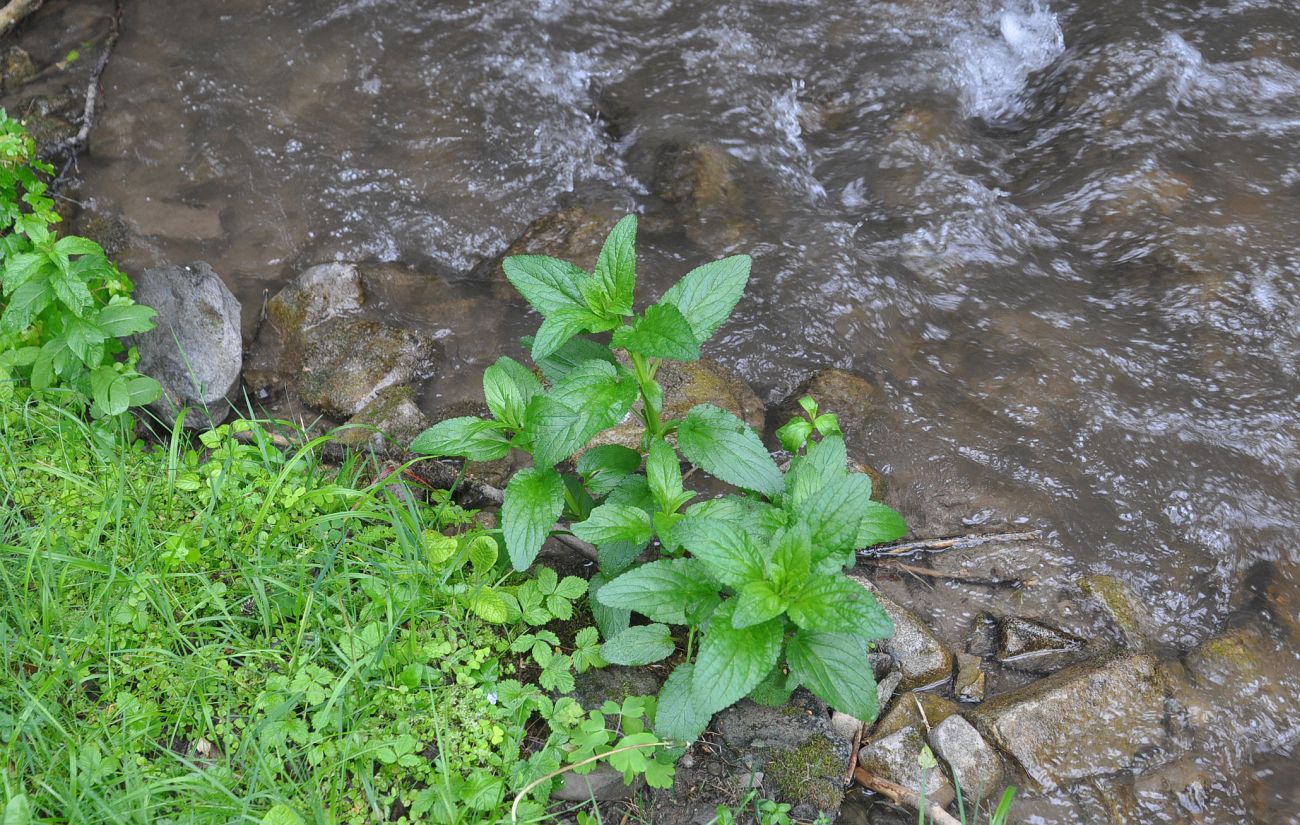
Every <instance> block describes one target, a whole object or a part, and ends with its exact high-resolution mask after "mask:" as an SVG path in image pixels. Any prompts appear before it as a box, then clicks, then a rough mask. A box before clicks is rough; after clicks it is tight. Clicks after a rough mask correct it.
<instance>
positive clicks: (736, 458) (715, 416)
mask: <svg viewBox="0 0 1300 825" xmlns="http://www.w3.org/2000/svg"><path fill="white" fill-rule="evenodd" d="M677 443H678V445H679V446H680V447H681V449H682V453H683V454H684V455H685V456H686V458H687V459H689V460H690V461H691V462H693V463H695V464H698V465H699V466H700V468H701V469H703V470H704V471H705V472H707V473H709V474H710V475H712V476H714V477H716V478H719V479H722V480H723V481H725V482H727V483H728V484H734V485H736V486H737V487H743V488H745V489H747V490H754V491H757V492H759V493H763V494H764V495H767V496H775V495H777V494H779V493H780V492H781V489H782V486H783V485H784V483H785V480H784V479H783V478H782V476H781V470H780V469H779V468H778V467H777V466H776V462H775V461H773V460H772V456H771V455H769V454H768V452H767V450H766V449H764V447H763V442H762V441H760V440H759V438H758V435H757V434H755V433H754V431H753V430H752V429H750V427H749V425H748V424H746V423H745V422H743V421H741V420H740V419H739V418H737V417H736V416H734V415H732V414H731V413H729V412H727V411H726V410H724V409H722V408H720V407H715V406H713V405H712V404H700V405H698V406H696V407H693V408H692V409H691V411H690V412H688V413H687V414H686V417H685V418H684V419H682V422H681V424H680V425H679V426H678V429H677Z"/></svg>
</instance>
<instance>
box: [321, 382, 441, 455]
mask: <svg viewBox="0 0 1300 825" xmlns="http://www.w3.org/2000/svg"><path fill="white" fill-rule="evenodd" d="M347 425H348V427H349V428H348V429H344V430H343V431H342V432H339V433H338V434H337V435H336V436H335V440H336V441H337V442H338V443H340V444H342V445H344V446H347V447H370V448H371V449H374V450H379V451H384V450H387V449H389V448H390V447H392V446H393V444H394V443H396V445H397V446H398V447H399V448H403V449H404V448H405V447H406V446H407V445H409V444H410V443H411V441H413V440H414V439H415V437H416V436H417V435H419V434H420V433H422V432H424V430H425V429H427V428H428V426H429V419H428V417H427V416H426V415H425V414H424V412H423V411H422V410H421V409H420V407H419V406H418V405H417V404H416V403H415V392H414V391H413V390H412V389H411V388H410V387H406V386H397V387H388V388H387V389H385V390H381V391H380V392H379V394H378V395H376V396H375V397H374V399H373V400H371V401H370V402H369V403H367V404H366V405H365V406H364V407H362V408H361V410H360V411H359V412H358V413H357V414H356V415H354V416H352V417H351V418H350V419H348V421H347Z"/></svg>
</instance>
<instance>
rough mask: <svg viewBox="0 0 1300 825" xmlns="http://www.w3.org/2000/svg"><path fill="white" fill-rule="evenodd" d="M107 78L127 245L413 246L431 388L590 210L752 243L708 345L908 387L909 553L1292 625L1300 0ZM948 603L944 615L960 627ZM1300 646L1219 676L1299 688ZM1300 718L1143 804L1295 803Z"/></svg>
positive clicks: (191, 33) (413, 22)
mask: <svg viewBox="0 0 1300 825" xmlns="http://www.w3.org/2000/svg"><path fill="white" fill-rule="evenodd" d="M52 5H53V6H54V7H55V8H56V10H57V9H58V8H60V7H59V4H58V2H57V0H52ZM64 5H65V6H66V5H67V4H64ZM87 5H93V4H87ZM104 80H105V94H106V110H105V112H104V113H103V115H102V119H101V120H100V122H99V123H98V124H97V128H96V130H95V132H94V135H93V138H92V146H91V153H90V155H89V157H88V158H86V159H84V161H83V164H82V166H83V173H84V179H85V183H84V186H83V190H82V193H81V197H82V199H83V200H85V201H86V202H87V204H88V206H89V209H90V211H91V212H92V213H100V214H104V215H108V216H111V218H112V219H113V220H117V221H120V224H119V227H120V229H121V230H122V231H123V232H124V233H125V234H126V236H127V237H128V238H129V239H130V240H129V243H126V244H124V245H123V248H122V250H121V257H122V258H123V260H124V262H125V263H126V264H127V265H128V266H129V267H131V268H140V267H144V266H148V265H151V264H154V263H159V262H163V261H170V262H176V261H186V260H192V259H196V258H202V259H205V260H208V261H210V262H211V263H212V264H213V265H214V266H215V267H216V269H217V270H218V271H219V272H221V273H222V274H223V275H224V276H225V277H226V279H227V280H228V281H229V282H230V283H231V285H232V288H234V290H235V291H236V293H237V294H238V296H239V298H240V299H241V301H242V302H243V304H244V306H245V308H246V310H248V309H253V310H255V309H256V308H258V307H260V306H261V305H262V304H263V301H264V298H265V295H266V293H267V292H268V291H270V292H274V291H275V290H276V289H278V288H279V286H281V285H282V284H283V283H285V282H286V281H287V280H288V279H289V278H290V277H292V276H293V275H295V274H296V273H297V272H299V271H301V270H302V269H303V268H305V267H306V266H308V265H311V264H314V263H318V262H321V261H326V260H333V259H349V260H367V261H378V262H401V263H403V264H405V265H406V266H407V267H408V268H410V269H413V270H414V271H416V272H418V273H421V277H416V278H408V280H407V281H404V282H403V283H405V286H404V287H402V288H401V289H400V290H398V291H397V292H396V293H395V294H392V295H389V296H387V297H386V298H384V299H383V300H380V301H379V302H378V303H377V304H376V305H375V306H374V309H376V310H377V311H379V312H381V313H383V314H387V315H389V316H391V317H397V318H400V319H401V320H402V321H403V322H404V323H407V324H411V325H416V326H424V327H427V328H429V329H431V330H433V331H435V332H437V333H438V334H439V335H440V337H441V339H442V342H443V344H444V346H445V348H446V352H447V353H448V356H449V357H448V361H447V363H446V364H445V365H444V367H443V369H442V373H441V374H440V375H438V376H435V377H434V378H433V379H432V380H431V381H430V382H429V383H428V385H427V386H426V387H425V388H424V390H423V391H424V403H425V405H426V407H427V408H429V409H435V408H437V407H440V406H443V405H447V404H451V403H455V402H457V401H462V400H464V399H467V398H472V397H475V396H476V395H477V392H478V390H477V382H478V376H479V374H480V372H481V370H482V368H483V366H484V365H485V364H486V363H488V362H490V361H491V360H492V359H494V358H495V357H496V356H497V355H499V354H502V353H509V354H516V353H518V351H519V348H518V346H517V344H515V343H514V339H515V338H516V337H517V335H519V334H520V333H523V332H526V331H528V329H529V326H530V320H529V319H528V318H527V317H525V316H524V315H523V313H522V308H521V307H520V306H519V305H518V304H516V303H509V302H508V301H506V300H505V299H504V298H502V297H500V295H501V293H500V291H499V290H494V289H492V288H491V285H490V284H489V283H488V281H489V280H490V279H491V275H490V274H489V273H490V266H485V262H490V261H491V260H492V258H493V257H494V256H495V255H497V254H499V253H500V252H501V251H502V250H503V249H505V247H506V246H507V245H508V244H510V243H511V242H512V241H513V240H514V239H515V238H517V237H518V236H519V235H520V234H521V233H522V232H523V231H524V229H525V228H526V227H527V226H528V225H529V223H530V222H531V221H533V220H534V219H536V218H538V217H539V216H541V215H544V214H547V213H549V212H553V211H554V210H556V209H557V208H558V207H561V206H565V205H570V204H580V205H590V204H600V205H602V206H603V207H604V208H609V209H611V210H619V209H633V208H635V209H638V210H639V211H641V212H642V213H643V214H644V215H645V216H646V218H645V220H644V221H643V226H644V231H643V244H644V247H645V249H644V253H643V255H644V257H643V260H642V268H643V271H644V274H643V280H644V281H645V282H646V283H647V284H648V285H649V292H650V293H651V294H654V293H655V292H656V291H657V290H661V289H663V288H664V287H666V286H667V284H668V283H670V282H671V280H672V279H673V278H675V277H676V275H677V274H679V273H681V272H683V271H684V270H685V269H686V268H688V267H689V265H691V263H692V262H695V261H698V260H700V259H702V258H705V257H711V256H715V255H720V254H722V253H723V252H725V251H729V250H737V251H741V250H743V251H749V252H752V253H753V254H754V256H755V267H754V278H753V282H752V285H751V291H750V294H749V296H748V298H747V300H745V301H743V302H742V304H741V306H740V307H739V309H738V314H737V316H736V318H735V319H734V320H733V321H732V322H731V323H730V324H729V325H728V326H727V327H726V328H725V329H724V330H723V331H722V333H721V334H720V336H719V337H718V339H717V340H715V341H714V342H713V344H712V345H711V348H710V352H709V353H706V354H710V355H712V356H713V357H716V358H719V359H720V360H723V361H724V362H726V363H727V364H728V365H730V366H732V367H734V368H736V369H737V370H738V371H739V372H740V373H741V374H742V375H744V376H745V378H747V379H748V380H749V381H750V383H751V384H753V385H754V386H755V387H756V388H757V389H758V390H759V392H760V395H764V396H765V398H766V400H767V401H769V402H775V401H777V400H779V399H781V398H782V397H783V396H784V395H785V394H786V393H788V392H789V391H790V390H791V389H792V388H793V387H794V386H796V385H797V384H798V383H799V382H800V381H801V380H802V378H803V377H804V376H805V375H806V374H807V373H808V371H809V370H811V369H813V368H815V367H818V366H822V365H834V366H838V367H842V368H847V369H851V370H855V371H858V372H861V373H863V374H866V375H869V376H870V377H872V379H873V380H874V381H875V382H876V383H877V384H878V385H879V386H880V387H881V389H882V390H883V396H884V398H883V400H882V401H881V403H880V405H879V409H878V412H877V414H876V416H875V418H874V419H873V421H872V424H871V427H870V433H869V435H870V436H871V441H870V443H869V445H868V448H867V452H868V454H869V455H870V458H871V459H872V460H873V461H874V462H875V463H876V464H877V465H879V466H880V467H881V468H882V469H883V470H884V471H885V472H886V473H887V475H888V476H889V477H890V481H891V484H890V489H891V496H892V497H893V499H894V503H896V504H898V506H900V508H902V509H903V510H904V511H905V513H906V515H907V516H908V517H909V520H910V521H911V522H912V523H913V524H914V525H915V527H916V532H917V533H918V534H935V533H939V532H942V531H945V530H947V531H952V530H954V529H957V530H960V529H963V528H964V527H969V526H970V525H971V524H978V525H980V526H995V525H998V524H1000V523H1001V524H1007V523H1032V524H1035V525H1039V526H1043V527H1045V528H1046V529H1047V530H1048V531H1049V533H1050V538H1051V539H1052V547H1054V548H1056V549H1054V550H1052V551H1050V552H1051V553H1052V554H1053V555H1052V557H1051V558H1050V559H1047V562H1048V563H1050V566H1051V568H1052V570H1053V571H1054V573H1053V575H1054V576H1055V577H1056V580H1057V581H1058V582H1059V583H1060V584H1061V587H1062V589H1063V590H1062V592H1064V591H1066V590H1068V589H1069V587H1072V586H1073V584H1072V583H1073V582H1074V581H1075V580H1077V578H1078V577H1080V576H1082V575H1095V574H1108V575H1113V576H1116V577H1119V578H1120V579H1122V580H1123V581H1125V582H1127V583H1128V585H1129V586H1130V587H1131V588H1132V589H1133V590H1134V591H1135V592H1137V593H1138V595H1139V596H1140V597H1141V600H1142V602H1143V603H1144V606H1145V609H1146V610H1147V611H1149V614H1150V616H1149V621H1150V624H1151V627H1152V628H1153V630H1152V635H1153V636H1154V637H1155V639H1156V641H1157V642H1158V643H1160V644H1161V645H1164V646H1167V650H1168V651H1176V650H1188V649H1191V648H1192V647H1194V646H1195V645H1197V644H1198V643H1200V642H1202V641H1203V640H1204V639H1206V638H1207V637H1209V636H1211V635H1212V634H1214V633H1216V632H1219V631H1220V630H1222V629H1223V628H1224V627H1225V626H1229V620H1230V619H1232V617H1234V616H1239V615H1241V614H1242V612H1243V611H1244V612H1245V613H1246V614H1248V615H1253V616H1256V617H1258V616H1261V615H1264V614H1269V617H1270V618H1271V619H1272V620H1276V621H1281V622H1291V623H1294V622H1295V621H1296V619H1297V617H1296V611H1297V596H1296V593H1297V591H1298V590H1300V556H1298V555H1297V552H1298V551H1297V549H1296V548H1297V547H1298V546H1300V542H1298V541H1297V539H1300V535H1297V524H1300V490H1298V489H1297V487H1298V485H1300V431H1298V429H1297V423H1296V422H1297V417H1296V409H1297V401H1298V400H1300V381H1298V380H1297V368H1298V367H1300V357H1298V356H1300V347H1298V346H1297V344H1298V342H1300V297H1297V296H1300V247H1298V246H1297V242H1296V238H1297V237H1300V116H1298V115H1297V112H1300V7H1297V6H1296V5H1294V4H1293V3H1290V2H1287V0H1259V2H1253V3H1216V2H1204V3H1187V2H1181V0H1100V1H1098V0H1053V2H1051V3H1050V4H1049V3H1047V2H1043V3H1041V4H1039V5H1032V4H1030V3H1028V2H1017V1H1016V0H1007V2H1006V3H1005V4H1003V3H1001V2H992V1H991V0H897V1H896V2H876V0H872V1H871V2H861V3H839V2H833V1H832V0H819V1H818V2H811V3H810V2H793V0H792V1H791V2H780V1H779V0H777V1H776V2H766V3H761V4H760V3H749V2H738V1H736V2H717V3H689V2H673V0H606V2H601V3H580V2H575V1H574V0H533V1H532V2H526V1H525V0H501V2H494V3H477V2H467V1H466V0H452V1H449V2H438V3H426V2H417V0H317V1H316V2H298V3H270V4H268V3H263V2H255V1H254V0H224V2H221V3H174V2H169V1H168V0H136V2H132V3H130V4H128V7H127V13H126V17H125V20H124V29H123V35H122V38H121V41H120V43H119V45H118V48H117V53H116V55H115V58H114V60H113V62H112V63H111V64H110V66H109V68H108V71H107V73H106V75H105V79H104ZM700 147H703V149H701V148H700ZM682 151H688V152H699V151H703V152H705V153H706V154H705V155H703V156H705V157H712V158H716V159H717V161H716V164H717V166H718V168H720V169H723V170H725V174H726V175H727V176H728V179H727V180H726V182H725V186H723V187H721V189H720V191H722V192H723V195H722V201H721V202H720V203H711V204H705V207H707V208H695V207H698V206H699V204H695V206H694V207H693V206H692V205H691V203H689V202H683V201H681V200H680V199H678V200H674V195H673V189H672V185H671V182H668V183H665V181H664V180H663V163H662V160H663V158H664V157H666V156H671V154H672V153H674V152H682ZM708 153H712V154H708ZM688 201H689V199H688ZM256 315H257V313H256V311H253V312H248V311H246V312H245V322H246V330H245V331H246V333H247V334H250V335H251V333H252V323H253V321H254V320H255V317H256ZM939 587H940V594H941V595H945V594H946V595H951V596H953V598H946V597H945V598H930V599H929V601H924V598H923V595H918V598H919V599H922V601H923V602H924V603H926V604H931V605H934V608H933V610H934V612H935V613H936V614H940V615H937V616H936V618H939V619H942V620H943V621H942V622H941V623H943V624H947V625H950V626H962V625H964V624H968V623H969V622H970V619H971V616H972V615H973V613H974V612H975V611H976V610H978V609H980V606H979V605H977V604H974V603H973V602H968V601H966V600H963V599H962V598H959V597H957V596H958V595H959V594H960V588H956V587H949V586H946V585H939ZM914 589H917V590H919V589H920V587H919V586H916V587H915V588H914ZM945 611H946V612H945ZM1270 611H1271V613H1270ZM1279 611H1281V612H1282V613H1286V612H1287V611H1289V612H1290V615H1282V616H1273V615H1272V614H1274V613H1278V612H1279ZM1061 612H1062V614H1063V616H1064V617H1065V618H1064V619H1063V620H1064V621H1066V623H1067V624H1068V622H1069V621H1070V619H1069V616H1068V615H1066V614H1068V610H1066V609H1065V608H1061ZM1084 630H1086V628H1084ZM1169 655H1174V654H1173V653H1170V654H1169ZM1295 656H1296V654H1295V647H1294V645H1284V646H1282V647H1280V648H1278V649H1277V650H1276V651H1274V653H1273V654H1272V655H1271V657H1270V658H1269V661H1270V663H1271V666H1272V667H1275V668H1276V670H1274V671H1269V672H1265V673H1259V674H1253V675H1251V674H1243V673H1240V672H1238V673H1236V674H1235V675H1232V674H1229V676H1226V677H1225V678H1224V680H1222V683H1221V684H1219V685H1218V686H1217V688H1215V690H1217V691H1218V692H1217V693H1216V694H1215V695H1214V699H1216V700H1217V701H1220V702H1222V706H1223V707H1225V708H1226V707H1230V706H1231V704H1232V699H1233V697H1234V696H1235V695H1237V694H1238V693H1239V692H1241V691H1245V690H1251V689H1256V688H1257V689H1261V690H1264V689H1268V686H1269V685H1274V686H1283V687H1285V686H1287V685H1290V686H1291V688H1292V689H1294V681H1295V680H1294V674H1295V672H1296V661H1295ZM1252 679H1253V680H1255V681H1254V682H1252V681H1251V680H1252ZM1288 680H1289V681H1288ZM1212 681H1213V680H1212ZM1256 682H1259V683H1262V684H1256ZM1252 685H1253V687H1252ZM1288 702H1289V703H1290V705H1289V706H1288V705H1287V703H1288ZM1294 702H1295V695H1294V693H1292V694H1291V695H1290V696H1289V697H1288V696H1287V695H1286V693H1285V691H1283V692H1281V693H1279V694H1278V695H1277V696H1276V697H1275V706H1276V707H1275V709H1276V710H1277V713H1276V714H1275V715H1274V716H1272V717H1269V718H1270V719H1271V722H1270V723H1269V724H1265V725H1262V726H1256V727H1254V728H1243V727H1232V726H1228V727H1227V728H1225V730H1230V731H1234V732H1235V733H1234V736H1237V735H1239V737H1240V738H1237V739H1234V743H1235V744H1234V746H1233V747H1232V748H1229V750H1230V751H1234V753H1232V756H1233V757H1234V758H1231V759H1227V760H1226V761H1225V760H1220V759H1219V756H1220V754H1221V753H1222V748H1223V747H1226V743H1225V742H1224V741H1222V740H1220V739H1216V738H1215V737H1214V736H1207V738H1205V739H1204V740H1203V741H1198V742H1196V743H1195V746H1196V748H1197V749H1196V750H1193V751H1192V756H1191V757H1189V760H1190V762H1189V764H1190V765H1192V766H1193V768H1195V766H1196V765H1200V766H1201V768H1200V769H1202V770H1208V769H1207V768H1205V767H1204V766H1206V765H1215V766H1219V767H1216V768H1214V769H1213V772H1214V773H1215V775H1216V779H1215V782H1214V783H1212V784H1211V785H1210V786H1209V790H1207V791H1206V792H1205V794H1203V797H1204V798H1200V799H1192V800H1179V799H1175V798H1174V797H1175V796H1176V794H1175V795H1171V794H1164V796H1166V797H1169V798H1164V797H1162V793H1161V791H1160V789H1146V791H1145V792H1144V793H1145V796H1143V795H1141V794H1139V795H1138V796H1137V797H1135V803H1134V804H1135V805H1136V806H1137V807H1136V808H1135V810H1139V811H1143V812H1144V813H1143V816H1145V817H1146V819H1145V820H1144V821H1151V822H1156V821H1160V822H1164V821H1171V822H1172V821H1204V822H1212V821H1257V822H1279V821H1283V820H1286V819H1287V818H1288V817H1294V816H1295V810H1296V804H1297V799H1296V797H1295V791H1294V788H1295V786H1296V785H1297V780H1300V770H1298V769H1297V768H1296V766H1295V762H1294V761H1293V760H1292V758H1291V753H1292V752H1291V750H1290V748H1292V747H1294V740H1295V738H1296V735H1297V725H1296V722H1295V715H1296V711H1295V708H1294ZM1243 739H1244V741H1243ZM1197 760H1201V761H1200V762H1198V761H1197ZM1216 760H1218V761H1216ZM1193 768H1189V770H1191V769H1193ZM1086 796H1087V792H1086V791H1080V790H1078V789H1074V790H1072V791H1070V792H1068V793H1067V792H1064V791H1062V792H1056V793H1044V794H1041V795H1039V796H1038V797H1037V798H1034V799H1029V800H1027V801H1026V802H1025V803H1023V804H1024V807H1023V808H1022V809H1021V810H1022V811H1023V814H1022V816H1024V817H1026V818H1025V819H1024V820H1023V821H1034V822H1044V823H1046V822H1072V821H1083V820H1080V817H1081V816H1085V814H1081V813H1080V811H1087V810H1090V809H1089V808H1088V805H1089V804H1091V803H1088V802H1087V800H1086V799H1085V800H1083V801H1081V799H1082V798H1083V797H1086ZM864 810H865V809H864ZM1216 812H1217V813H1216ZM859 813H861V811H860V812H859ZM1178 817H1182V818H1178ZM1221 817H1228V818H1227V819H1224V818H1221ZM1234 817H1240V818H1238V819H1233V818H1234ZM1088 821H1091V820H1088ZM1097 821H1101V820H1100V819H1098V820H1097ZM1288 821H1291V820H1288Z"/></svg>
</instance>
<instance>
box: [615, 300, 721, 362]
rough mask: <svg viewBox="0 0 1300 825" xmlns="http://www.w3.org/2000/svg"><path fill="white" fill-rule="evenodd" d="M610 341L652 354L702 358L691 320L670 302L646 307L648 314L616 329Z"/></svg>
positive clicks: (691, 358)
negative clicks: (688, 320) (689, 321)
mask: <svg viewBox="0 0 1300 825" xmlns="http://www.w3.org/2000/svg"><path fill="white" fill-rule="evenodd" d="M610 343H611V344H612V345H614V346H616V347H622V348H623V349H625V350H627V351H628V352H638V353H640V354H642V355H645V356H648V357H650V358H671V359H672V360H674V361H698V360H700V344H699V342H698V341H696V340H695V333H694V331H693V330H692V329H691V325H690V323H688V322H687V320H686V317H685V316H684V315H682V313H681V311H680V310H678V309H677V307H675V306H673V305H672V304H669V303H659V304H655V305H654V306H652V307H649V308H648V309H646V311H645V315H643V316H641V317H638V318H635V319H633V321H632V323H631V325H628V326H621V327H618V328H617V329H615V330H614V335H613V338H612V339H611V341H610Z"/></svg>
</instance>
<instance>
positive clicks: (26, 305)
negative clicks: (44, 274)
mask: <svg viewBox="0 0 1300 825" xmlns="http://www.w3.org/2000/svg"><path fill="white" fill-rule="evenodd" d="M53 301H54V287H53V286H52V285H51V284H50V282H49V281H47V280H45V279H44V278H41V279H39V280H35V281H28V282H27V283H25V284H23V285H22V286H20V287H18V288H17V289H15V290H14V291H13V294H12V295H11V296H9V305H8V306H7V307H5V311H4V316H3V317H0V327H3V328H4V329H7V330H10V331H11V332H19V331H21V330H24V329H26V328H27V327H28V326H29V325H30V324H31V322H32V319H33V318H35V317H36V316H37V315H39V314H41V312H42V311H44V310H45V308H46V307H48V306H49V305H50V304H51V303H52V302H53Z"/></svg>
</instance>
